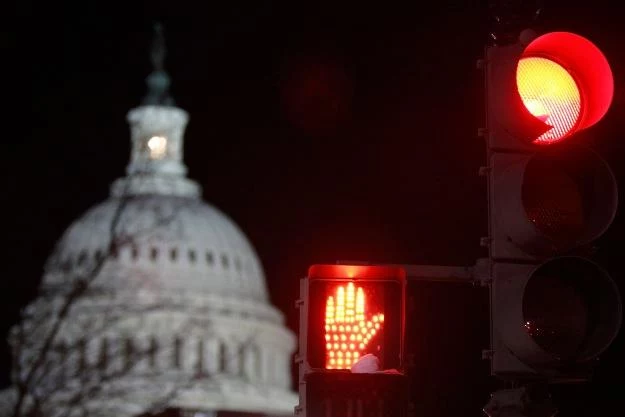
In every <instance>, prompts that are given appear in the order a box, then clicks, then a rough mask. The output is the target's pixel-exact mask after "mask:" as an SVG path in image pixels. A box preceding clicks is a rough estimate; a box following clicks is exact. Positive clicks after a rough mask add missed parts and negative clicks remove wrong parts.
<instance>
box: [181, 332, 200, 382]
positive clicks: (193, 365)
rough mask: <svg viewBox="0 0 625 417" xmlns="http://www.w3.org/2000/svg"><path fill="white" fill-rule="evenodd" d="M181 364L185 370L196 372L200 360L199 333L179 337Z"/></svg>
mask: <svg viewBox="0 0 625 417" xmlns="http://www.w3.org/2000/svg"><path fill="white" fill-rule="evenodd" d="M178 340H179V343H178V360H179V366H180V368H181V369H183V370H184V371H185V372H191V373H194V374H195V373H196V372H197V365H198V362H199V354H198V353H199V346H200V338H199V337H198V336H197V335H189V336H187V337H179V338H178Z"/></svg>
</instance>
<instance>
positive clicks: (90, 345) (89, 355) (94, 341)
mask: <svg viewBox="0 0 625 417" xmlns="http://www.w3.org/2000/svg"><path fill="white" fill-rule="evenodd" d="M101 356H102V337H101V336H96V337H93V338H91V339H89V340H87V341H86V345H85V366H86V367H87V368H89V369H95V368H97V367H98V366H99V365H100V358H101Z"/></svg>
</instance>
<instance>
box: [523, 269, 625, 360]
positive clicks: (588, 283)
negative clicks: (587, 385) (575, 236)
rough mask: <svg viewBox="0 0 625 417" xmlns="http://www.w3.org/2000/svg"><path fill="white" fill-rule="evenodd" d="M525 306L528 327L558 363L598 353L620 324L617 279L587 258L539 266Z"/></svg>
mask: <svg viewBox="0 0 625 417" xmlns="http://www.w3.org/2000/svg"><path fill="white" fill-rule="evenodd" d="M522 306H523V307H522V308H523V323H522V326H523V328H524V330H525V331H526V332H527V334H528V335H529V336H530V337H531V338H532V339H533V340H534V342H535V343H536V344H537V345H538V346H539V347H540V348H541V349H543V350H544V351H545V352H547V353H548V354H549V355H551V356H552V357H553V358H554V360H555V361H557V362H563V363H564V362H571V361H584V360H588V359H590V358H592V357H594V356H596V355H598V354H600V353H601V352H602V351H603V350H604V349H605V348H606V347H607V346H608V345H609V344H610V343H611V342H612V340H613V339H614V337H616V334H617V333H618V330H619V328H620V320H621V301H620V297H619V293H618V290H617V288H616V285H615V284H614V281H612V279H611V278H610V277H609V276H608V274H607V273H606V272H605V271H603V270H602V269H601V268H600V267H598V266H597V265H595V264H594V263H592V262H591V261H589V260H586V259H584V258H578V257H563V258H554V259H552V260H550V261H547V262H545V263H544V264H542V265H541V266H539V267H538V268H537V269H536V270H535V271H534V273H532V274H531V277H530V279H529V281H528V282H527V284H526V286H525V291H524V293H523V303H522Z"/></svg>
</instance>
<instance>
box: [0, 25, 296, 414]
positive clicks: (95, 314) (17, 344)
mask: <svg viewBox="0 0 625 417" xmlns="http://www.w3.org/2000/svg"><path fill="white" fill-rule="evenodd" d="M157 33H159V32H158V31H157ZM164 52H165V49H164V45H163V40H162V37H160V36H157V39H156V41H155V46H154V49H153V51H152V57H153V63H154V67H155V69H154V72H153V73H152V74H151V75H150V76H149V77H148V79H147V82H148V87H149V91H148V94H147V96H146V97H145V99H144V102H143V104H142V105H141V106H140V107H138V108H135V109H132V110H131V111H130V112H129V113H128V122H129V123H130V129H131V156H130V163H129V165H128V167H127V172H126V176H125V177H123V178H120V179H118V180H117V181H115V182H114V183H113V184H112V186H111V191H110V197H109V199H108V200H106V201H104V202H102V203H100V204H98V205H96V206H95V207H93V208H91V209H90V210H88V211H87V213H86V214H84V215H83V216H82V217H81V218H79V219H78V220H76V221H75V222H74V223H73V224H72V225H71V226H70V227H69V228H68V229H67V231H66V232H65V234H64V235H63V236H62V238H61V239H60V240H59V242H58V244H57V246H56V248H55V249H54V252H53V253H52V254H51V256H50V258H49V260H48V262H47V264H46V268H45V274H44V277H43V281H42V284H41V288H40V293H39V297H38V298H37V299H36V300H35V301H33V302H32V303H31V304H30V305H29V306H28V307H27V308H26V309H25V310H24V313H23V317H22V322H21V323H20V324H19V325H17V326H15V328H14V329H13V330H12V332H11V335H10V338H9V339H10V344H11V347H12V350H13V354H14V369H13V374H12V378H13V381H14V385H13V387H12V388H10V389H8V390H5V391H4V392H2V394H0V408H1V409H2V410H0V415H2V414H3V413H4V414H5V415H12V408H14V406H15V404H16V402H17V401H20V402H21V403H22V405H23V409H24V410H25V412H26V413H25V414H24V415H29V414H28V413H30V412H31V411H34V414H35V415H37V414H39V415H41V414H43V415H46V416H47V415H50V416H57V415H58V416H61V415H62V416H66V415H67V416H74V415H81V416H82V415H87V416H95V415H97V416H111V417H113V416H115V417H120V416H129V417H130V416H141V415H171V416H197V417H202V416H215V415H220V416H239V415H284V414H292V413H293V407H294V406H295V405H296V403H297V396H296V394H295V393H294V392H292V391H291V376H290V375H291V372H290V366H291V356H292V353H293V351H294V349H295V337H294V335H293V334H292V332H291V331H289V330H288V329H287V328H286V327H285V325H284V318H283V315H282V313H280V312H279V311H278V310H277V309H276V308H275V307H274V306H272V305H271V303H270V301H269V298H268V291H267V283H266V281H265V277H264V274H263V270H262V265H261V262H260V260H259V258H258V256H257V254H256V252H255V251H254V248H253V247H252V245H251V244H250V242H249V241H248V239H247V238H246V237H245V235H244V233H243V232H242V231H241V230H240V229H239V227H237V225H236V224H235V223H234V222H233V221H232V220H231V219H230V218H228V216H227V215H225V214H224V213H222V212H221V211H219V210H218V209H217V208H215V207H214V206H211V205H209V204H207V203H205V202H203V201H202V199H201V189H200V187H199V185H198V184H197V183H196V182H194V181H192V180H190V179H189V178H187V177H186V167H185V165H184V163H183V135H184V130H185V126H186V124H187V121H188V115H187V113H186V112H185V111H184V110H182V109H180V108H178V107H175V106H174V104H173V100H172V99H171V97H170V96H169V94H168V86H169V78H168V76H167V74H166V73H165V72H164V70H163V65H162V64H163V58H164Z"/></svg>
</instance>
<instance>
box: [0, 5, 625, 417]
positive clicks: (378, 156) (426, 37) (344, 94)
mask: <svg viewBox="0 0 625 417" xmlns="http://www.w3.org/2000/svg"><path fill="white" fill-rule="evenodd" d="M90 3H92V2H84V3H82V4H79V3H76V4H71V6H70V5H62V4H60V2H47V3H46V4H33V3H29V2H20V3H19V4H16V5H15V7H14V9H13V11H14V12H15V13H16V14H15V17H11V16H10V17H11V18H10V19H8V20H10V22H8V26H6V28H8V29H5V30H4V32H3V43H4V46H5V47H7V50H8V51H9V55H5V57H6V58H5V64H4V65H5V67H7V69H8V70H9V72H10V73H11V74H12V75H11V77H10V78H5V79H4V80H3V83H4V84H5V87H6V89H7V90H11V91H13V89H14V88H15V87H16V86H19V87H18V90H19V92H18V93H19V94H18V95H17V96H16V99H15V100H11V101H12V102H9V101H8V100H7V101H5V103H4V104H5V105H7V104H8V105H12V110H14V111H15V114H16V116H15V117H13V116H11V115H10V113H8V114H7V113H5V118H6V117H7V116H8V118H9V119H10V120H6V122H7V123H8V125H9V126H12V125H14V126H15V128H16V129H15V131H16V132H18V133H17V135H16V134H8V133H5V137H4V140H3V141H2V152H0V157H1V158H2V161H1V163H0V167H1V169H2V170H3V175H2V177H1V178H2V185H1V189H2V191H3V208H2V210H3V211H5V210H6V211H5V213H6V214H5V215H4V216H3V219H4V222H5V229H4V233H5V236H4V241H5V242H6V246H5V249H4V250H3V253H4V257H3V261H2V268H3V272H2V280H1V281H0V282H1V285H2V287H1V289H0V294H1V296H2V301H3V302H2V303H0V305H1V308H2V310H1V312H0V314H1V316H2V320H1V323H2V327H1V328H0V333H1V334H3V335H4V334H6V331H7V330H8V328H9V326H10V325H11V324H13V323H14V322H15V321H16V320H17V318H18V312H19V309H20V308H21V307H22V306H24V305H25V304H26V303H27V302H28V301H29V300H31V299H32V297H34V295H35V294H36V288H37V285H38V282H39V280H40V278H41V273H42V266H43V263H44V260H45V258H46V256H47V255H48V254H49V253H50V251H51V250H52V248H53V245H54V243H55V241H56V240H57V239H58V238H59V237H60V236H61V234H62V233H63V231H64V230H65V228H66V227H67V226H68V225H69V224H70V223H71V222H72V221H73V220H74V219H76V218H78V217H79V216H80V215H81V214H82V213H84V212H85V211H86V210H87V209H88V208H89V207H91V206H93V205H94V204H96V203H98V202H100V201H102V200H104V199H106V198H107V195H108V187H109V184H110V183H111V182H112V181H113V180H114V179H116V178H118V177H120V176H122V175H124V169H125V166H126V163H127V161H128V157H129V129H128V125H127V123H126V120H125V116H126V113H127V111H128V110H129V109H131V108H132V107H135V106H137V105H139V103H140V100H141V98H142V97H143V95H144V93H145V83H144V78H145V77H146V76H147V75H148V74H149V72H150V71H151V64H150V61H149V45H150V42H151V36H152V34H151V24H152V22H153V20H155V19H158V20H160V21H161V22H162V23H163V25H164V28H165V36H166V40H167V45H168V49H169V50H168V56H167V59H166V64H165V65H166V69H167V71H168V72H169V74H170V76H171V78H172V94H173V96H174V98H175V100H176V102H177V105H179V106H180V107H182V108H183V109H185V110H187V111H188V112H189V114H190V123H189V126H188V128H187V131H186V136H185V138H186V140H185V162H186V164H187V166H188V168H189V175H190V177H192V178H193V179H195V180H197V181H198V182H199V183H200V184H201V185H202V187H203V189H204V198H205V199H206V200H207V201H208V202H210V203H211V204H214V205H215V206H217V207H219V208H220V209H221V210H223V211H225V212H226V213H228V214H229V215H230V216H231V218H232V219H233V220H235V221H236V222H237V223H238V224H239V225H240V226H241V228H242V229H243V230H244V231H245V232H246V234H247V236H248V237H249V238H250V240H251V242H252V243H253V244H254V246H255V247H256V249H257V251H258V253H259V255H260V258H261V259H262V261H263V264H264V267H265V272H266V275H267V279H268V283H269V286H270V289H271V295H272V301H273V302H274V304H276V305H277V306H278V307H279V308H280V309H281V310H282V311H284V312H285V313H286V315H287V320H288V325H289V326H290V327H291V328H292V329H294V330H295V329H296V326H297V320H296V310H295V308H294V302H295V299H296V298H297V297H298V281H299V279H300V278H301V277H303V276H304V275H305V273H306V270H307V267H308V266H309V265H310V264H313V263H319V262H334V261H336V260H338V259H350V260H351V259H357V260H366V261H371V262H390V263H418V264H442V265H470V264H472V263H473V262H474V260H475V259H476V258H478V257H481V256H485V255H486V253H485V251H484V250H483V249H482V248H480V246H479V238H480V237H481V236H484V235H485V234H486V220H487V218H486V211H485V210H486V195H485V182H484V179H483V178H480V177H478V175H477V171H478V168H479V167H480V166H481V165H483V164H484V162H485V157H484V155H485V149H484V143H483V141H482V140H481V139H480V138H478V137H477V135H476V131H477V128H478V127H481V126H483V105H484V103H483V97H482V74H481V73H480V72H479V71H478V70H476V69H475V61H476V59H478V58H480V57H481V54H482V48H483V45H484V42H485V41H486V38H487V33H488V32H487V29H488V25H487V13H486V4H485V3H486V2H485V1H469V0H465V1H460V0H456V1H452V0H446V1H445V0H443V1H439V2H431V3H432V4H428V5H427V6H426V5H425V3H424V2H420V1H411V2H404V3H401V4H394V5H384V4H383V3H382V2H373V1H372V2H362V3H351V2H349V3H348V2H336V3H340V4H331V2H327V3H326V2H321V3H319V2H307V3H303V2H295V1H292V2H276V1H257V2H243V1H230V2H210V1H207V2H202V3H201V5H200V2H197V5H196V4H195V3H196V2H186V1H172V2H162V1H158V2H144V3H141V4H135V5H124V6H114V5H113V4H112V3H109V2H106V3H105V2H102V3H100V4H97V5H90ZM433 3H436V5H434V4H433ZM544 3H545V8H544V14H543V18H542V19H541V21H540V25H539V26H538V29H539V30H544V31H550V30H567V31H573V32H577V33H579V34H581V35H583V36H585V37H587V38H589V39H591V40H592V41H593V42H594V43H595V44H597V45H598V46H599V47H600V48H601V49H602V50H603V51H604V53H605V55H606V56H607V58H608V60H609V61H610V63H611V65H612V69H613V72H614V76H615V85H616V91H615V97H614V102H613V105H612V107H611V109H610V111H609V113H608V114H607V116H606V117H605V119H604V120H603V121H602V122H600V123H599V124H598V125H597V126H595V127H594V128H592V129H590V130H589V131H588V132H585V133H583V134H582V135H580V136H579V140H580V141H584V142H587V143H591V144H592V147H593V148H594V149H596V150H597V151H598V152H599V153H600V154H601V155H602V156H603V157H604V158H605V159H607V160H608V162H609V163H610V164H611V166H612V168H613V170H614V173H615V175H616V176H617V178H618V180H619V185H620V187H621V189H625V184H624V182H625V134H624V132H625V117H624V115H625V46H624V45H625V26H624V25H623V16H625V12H623V11H622V10H619V9H617V8H615V6H613V5H611V4H610V3H609V2H601V1H592V2H586V3H585V4H583V5H582V4H580V5H577V4H574V3H571V2H555V1H545V2H544ZM615 4H616V2H615ZM17 80H19V82H18V81H17ZM18 119H19V122H18ZM621 207H625V204H624V205H622V206H621ZM624 223H625V209H623V208H621V209H620V210H619V213H618V215H617V217H616V220H615V222H614V224H613V225H612V227H611V229H610V230H609V231H608V232H607V233H606V234H605V235H604V236H603V237H602V238H601V239H600V240H599V241H597V245H598V247H599V249H598V251H597V253H596V259H597V260H598V261H599V262H600V263H601V264H602V265H604V266H605V267H606V268H607V270H608V271H610V273H612V275H613V277H614V278H615V280H616V281H617V283H618V285H619V287H620V288H621V293H624V292H625V291H623V289H624V287H625V279H624V273H625V267H624V266H623V264H622V250H623V248H624V246H625V235H624V233H623V230H625V227H624ZM440 285H443V284H439V286H433V287H431V288H430V287H428V288H427V289H424V290H423V291H424V292H423V294H428V296H427V297H425V298H424V299H423V300H422V301H423V302H425V301H427V303H428V305H429V306H430V307H429V308H420V309H417V311H418V312H421V314H422V317H419V320H417V319H416V318H414V320H415V322H420V323H421V325H420V326H419V329H418V330H417V329H408V331H409V332H411V334H412V337H418V338H420V339H421V340H424V341H431V344H428V345H427V346H428V347H427V349H425V350H424V355H425V354H426V353H427V355H428V356H427V357H424V358H417V361H419V360H421V361H422V363H427V364H429V366H426V367H424V368H423V369H424V374H423V378H422V379H421V381H420V384H421V385H420V387H421V388H420V390H421V391H420V393H421V395H423V400H422V401H421V405H422V406H421V407H420V408H419V411H420V413H419V414H420V415H423V416H439V415H440V416H443V415H445V416H479V415H480V410H479V408H480V407H481V406H482V405H484V404H485V403H486V402H487V400H488V393H489V389H490V388H492V387H495V386H496V383H495V381H493V380H492V379H490V378H489V377H488V364H487V363H486V362H485V361H482V360H481V359H480V351H481V349H482V348H487V343H488V338H487V337H488V321H487V317H488V316H487V306H486V297H485V294H484V291H480V290H479V289H474V288H468V289H465V288H457V286H455V285H448V284H444V285H448V286H446V287H445V288H442V287H440ZM434 287H436V288H434ZM426 298H427V300H426ZM416 331H420V332H424V334H418V335H416V336H415V334H414V332H416ZM428 332H429V333H428ZM624 351H625V335H624V334H623V332H621V334H620V336H619V337H618V339H617V340H616V342H615V343H614V344H613V345H612V347H611V348H610V349H609V350H608V351H607V352H606V353H605V354H604V356H603V358H602V360H601V362H600V363H599V366H598V370H597V373H596V377H595V379H594V381H593V382H592V383H590V384H588V385H584V386H581V387H568V388H565V389H561V390H557V391H556V396H557V397H558V401H560V404H559V405H560V406H561V408H562V409H563V412H562V414H561V415H562V416H589V417H590V416H604V417H605V416H614V417H616V416H623V415H625V399H624V398H623V397H625V361H624V360H623V358H624V357H625V353H624ZM9 363H10V360H9V355H8V352H7V350H6V348H5V347H3V348H2V349H1V350H0V370H1V371H2V372H1V373H0V384H1V385H2V386H5V385H7V384H8V366H9ZM425 368H427V370H426V369H425Z"/></svg>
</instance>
